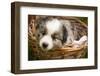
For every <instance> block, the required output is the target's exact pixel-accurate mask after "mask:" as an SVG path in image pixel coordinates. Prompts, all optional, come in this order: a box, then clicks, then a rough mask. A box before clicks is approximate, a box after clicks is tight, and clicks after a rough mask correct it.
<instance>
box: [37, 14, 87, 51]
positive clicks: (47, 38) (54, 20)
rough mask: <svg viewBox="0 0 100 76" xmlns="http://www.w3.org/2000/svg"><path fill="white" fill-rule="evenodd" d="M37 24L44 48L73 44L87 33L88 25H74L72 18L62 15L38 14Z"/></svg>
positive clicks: (38, 35)
mask: <svg viewBox="0 0 100 76" xmlns="http://www.w3.org/2000/svg"><path fill="white" fill-rule="evenodd" d="M35 26H36V31H37V38H38V41H39V46H40V47H41V48H42V49H43V50H51V49H53V48H60V47H62V46H63V45H64V44H72V43H73V42H74V41H75V40H79V39H80V38H81V37H82V36H84V35H86V33H87V29H86V27H83V26H80V25H74V24H73V22H71V21H70V20H68V19H62V18H60V17H59V18H58V17H51V16H37V17H36V23H35ZM83 39H85V38H83ZM81 40H82V39H81ZM83 41H84V40H83Z"/></svg>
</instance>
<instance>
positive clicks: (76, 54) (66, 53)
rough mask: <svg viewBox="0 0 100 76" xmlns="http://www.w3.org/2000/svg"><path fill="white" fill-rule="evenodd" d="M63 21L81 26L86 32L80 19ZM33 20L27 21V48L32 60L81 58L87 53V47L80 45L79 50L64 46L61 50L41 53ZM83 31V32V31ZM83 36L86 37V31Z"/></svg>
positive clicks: (71, 18) (70, 18)
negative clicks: (29, 50)
mask: <svg viewBox="0 0 100 76" xmlns="http://www.w3.org/2000/svg"><path fill="white" fill-rule="evenodd" d="M65 19H67V20H70V21H71V22H72V24H73V25H76V24H77V25H81V26H83V27H84V29H85V30H87V25H86V24H85V23H84V22H82V21H81V20H80V19H78V18H74V17H66V18H65ZM34 24H35V18H34V16H33V17H30V20H29V25H28V27H29V29H28V44H29V46H28V48H31V50H32V52H31V53H32V54H31V55H32V57H33V59H37V60H44V59H73V58H83V57H84V56H85V55H86V53H87V46H86V45H82V46H81V47H79V48H73V47H70V46H65V47H63V48H60V49H53V50H51V51H46V52H45V51H42V50H41V48H39V46H38V41H37V38H36V36H35V34H36V33H35V31H36V30H35V27H34ZM84 29H83V30H84ZM83 34H85V35H87V31H86V32H85V33H83Z"/></svg>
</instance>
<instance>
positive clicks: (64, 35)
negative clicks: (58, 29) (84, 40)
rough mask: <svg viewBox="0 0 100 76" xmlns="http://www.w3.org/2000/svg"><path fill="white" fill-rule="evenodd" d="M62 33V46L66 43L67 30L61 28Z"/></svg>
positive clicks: (63, 27)
mask: <svg viewBox="0 0 100 76" xmlns="http://www.w3.org/2000/svg"><path fill="white" fill-rule="evenodd" d="M62 33H63V35H62V36H63V38H62V39H63V40H62V43H63V44H64V43H65V42H66V41H67V35H68V32H67V29H66V27H65V26H62Z"/></svg>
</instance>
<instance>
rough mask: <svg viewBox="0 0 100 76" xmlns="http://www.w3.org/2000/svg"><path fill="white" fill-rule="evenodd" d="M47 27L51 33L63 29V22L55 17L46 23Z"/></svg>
mask: <svg viewBox="0 0 100 76" xmlns="http://www.w3.org/2000/svg"><path fill="white" fill-rule="evenodd" d="M46 28H47V30H48V34H49V35H51V34H53V33H54V32H58V31H59V30H60V29H61V22H60V21H59V20H58V19H53V20H51V21H48V22H47V23H46Z"/></svg>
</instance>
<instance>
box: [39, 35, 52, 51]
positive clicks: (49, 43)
mask: <svg viewBox="0 0 100 76" xmlns="http://www.w3.org/2000/svg"><path fill="white" fill-rule="evenodd" d="M43 43H47V44H48V47H47V48H46V49H44V50H50V49H52V48H53V41H52V38H51V36H50V35H45V36H44V37H43V38H42V39H41V40H40V43H39V44H40V47H42V44H43Z"/></svg>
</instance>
